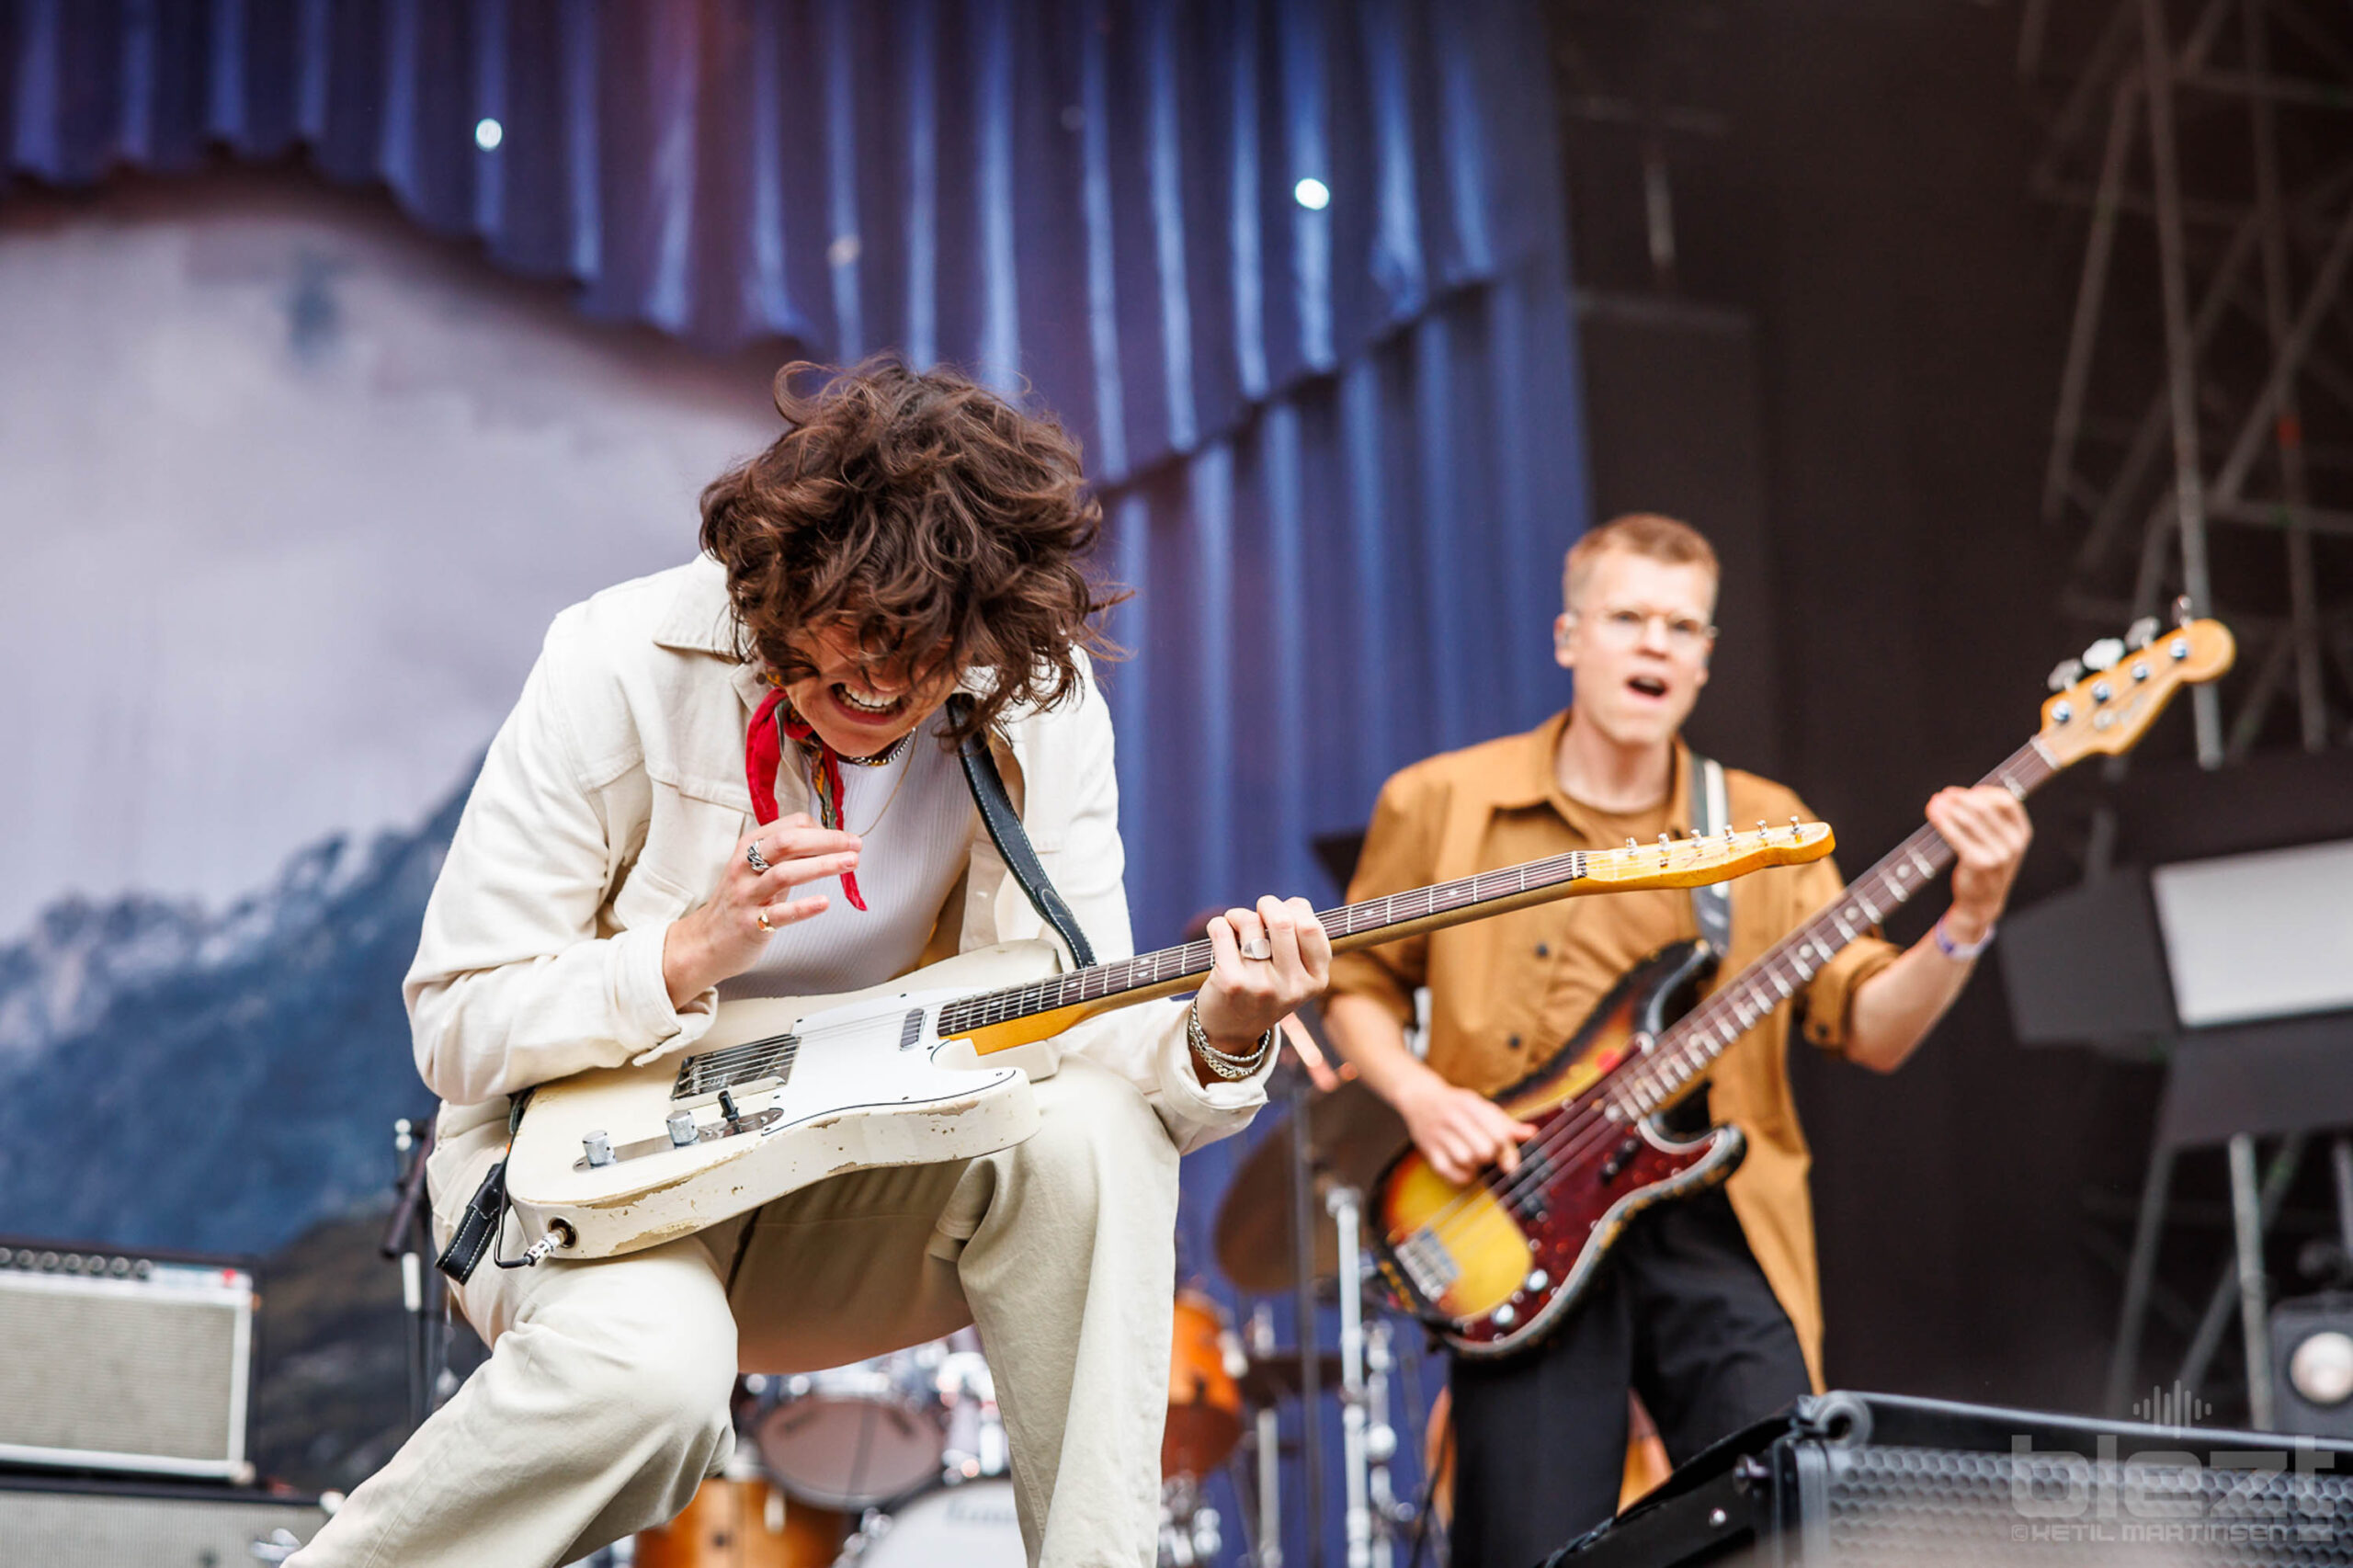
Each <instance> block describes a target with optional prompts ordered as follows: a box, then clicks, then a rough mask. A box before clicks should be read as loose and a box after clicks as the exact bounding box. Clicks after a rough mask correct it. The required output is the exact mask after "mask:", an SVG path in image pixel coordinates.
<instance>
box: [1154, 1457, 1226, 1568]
mask: <svg viewBox="0 0 2353 1568" xmlns="http://www.w3.org/2000/svg"><path fill="white" fill-rule="evenodd" d="M1224 1528H1225V1521H1224V1518H1223V1517H1222V1516H1221V1515H1220V1514H1219V1513H1218V1511H1217V1510H1216V1509H1215V1508H1213V1507H1211V1506H1210V1505H1209V1503H1208V1501H1207V1500H1206V1499H1205V1498H1204V1497H1203V1496H1202V1495H1201V1485H1200V1481H1199V1478H1198V1477H1195V1476H1192V1475H1189V1474H1177V1475H1172V1476H1170V1477H1169V1478H1168V1479H1167V1480H1165V1481H1164V1482H1162V1483H1160V1568H1201V1565H1204V1564H1208V1563H1213V1562H1216V1561H1217V1560H1218V1556H1219V1554H1220V1553H1221V1552H1222V1551H1224V1550H1225V1539H1224Z"/></svg>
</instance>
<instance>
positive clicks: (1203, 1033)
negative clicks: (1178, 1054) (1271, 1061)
mask: <svg viewBox="0 0 2353 1568" xmlns="http://www.w3.org/2000/svg"><path fill="white" fill-rule="evenodd" d="M1185 1039H1186V1040H1187V1041H1188V1043H1189V1044H1190V1045H1191V1046H1192V1048H1193V1049H1194V1050H1195V1051H1199V1053H1200V1057H1201V1060H1202V1061H1203V1062H1208V1063H1209V1068H1210V1071H1211V1072H1212V1073H1214V1074H1217V1075H1218V1076H1219V1077H1221V1078H1223V1079H1225V1080H1226V1081H1228V1082H1229V1083H1231V1082H1233V1080H1235V1079H1238V1078H1247V1077H1248V1076H1250V1074H1253V1073H1256V1071H1257V1070H1258V1069H1259V1068H1261V1067H1264V1066H1265V1065H1266V1064H1267V1052H1268V1051H1272V1050H1274V1049H1275V1031H1274V1030H1273V1029H1268V1030H1267V1032H1266V1033H1265V1034H1262V1035H1260V1036H1259V1037H1258V1049H1257V1050H1256V1051H1252V1052H1251V1053H1250V1054H1249V1055H1247V1056H1235V1055H1233V1053H1231V1052H1230V1051H1220V1050H1219V1049H1218V1048H1217V1047H1216V1046H1213V1045H1211V1043H1210V1032H1209V1030H1207V1029H1205V1028H1201V1007H1200V1004H1199V1003H1198V1002H1196V1003H1195V1004H1193V1006H1190V1007H1188V1008H1187V1009H1186V1010H1185Z"/></svg>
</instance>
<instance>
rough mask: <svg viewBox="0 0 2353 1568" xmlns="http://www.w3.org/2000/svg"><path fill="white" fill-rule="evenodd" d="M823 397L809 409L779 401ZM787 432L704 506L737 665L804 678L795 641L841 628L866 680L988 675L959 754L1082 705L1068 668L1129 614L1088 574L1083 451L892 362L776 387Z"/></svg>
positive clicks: (812, 369) (822, 372)
mask: <svg viewBox="0 0 2353 1568" xmlns="http://www.w3.org/2000/svg"><path fill="white" fill-rule="evenodd" d="M803 376H809V377H820V376H821V377H824V378H825V379H824V382H823V384H822V385H820V386H819V387H818V388H817V390H816V391H814V392H811V393H809V394H806V395H803V394H801V393H800V392H796V391H795V390H794V389H793V385H792V383H793V382H794V381H796V380H798V379H801V377H803ZM775 390H776V403H777V409H778V411H779V413H781V414H782V415H784V418H785V425H786V429H785V432H784V434H783V435H781V436H779V437H777V438H776V440H775V442H774V443H773V444H771V445H770V446H769V447H768V449H767V450H766V451H764V452H761V453H760V454H758V455H757V456H756V457H754V458H752V459H750V460H748V461H745V462H744V463H742V464H740V465H738V466H737V467H736V468H734V469H733V470H731V471H729V472H727V473H725V474H723V475H722V476H721V477H720V478H719V479H717V480H715V481H713V482H712V483H711V484H710V486H708V487H707V488H706V489H705V490H704V491H703V493H702V547H703V549H704V550H705V551H709V552H710V554H711V555H713V556H715V557H717V558H718V560H719V562H720V564H721V565H722V566H724V567H725V568H726V569H727V590H728V597H730V598H731V599H732V600H733V603H734V606H735V612H736V615H737V617H738V618H739V620H740V623H741V624H740V646H741V651H742V653H744V654H745V656H747V657H752V658H756V659H757V660H759V661H760V662H761V663H762V664H764V665H767V668H768V670H769V671H770V672H771V673H772V674H773V675H775V676H777V677H778V678H779V679H781V680H785V681H793V680H799V679H802V678H805V677H806V676H808V675H809V674H810V673H812V666H811V665H810V663H809V660H808V658H807V655H806V654H805V653H803V652H802V651H801V643H802V640H803V639H804V638H805V637H806V636H807V635H808V633H809V632H810V631H813V630H814V629H816V628H819V627H822V626H824V625H825V624H827V623H829V622H833V623H840V622H847V624H848V625H849V626H850V627H851V628H852V629H853V630H854V631H855V632H856V634H857V637H858V646H859V648H860V650H861V651H862V655H863V658H864V659H865V660H868V661H872V662H874V663H877V664H881V663H886V662H888V661H889V660H890V659H891V658H892V657H893V656H894V655H899V656H904V655H906V654H913V655H915V657H918V658H923V659H926V660H927V661H929V663H928V667H927V668H926V669H924V670H920V671H917V672H915V675H916V676H917V677H918V678H921V677H925V676H929V675H930V674H932V673H933V672H934V671H937V670H938V669H939V668H941V667H942V666H949V667H953V668H956V669H960V670H961V669H969V668H975V667H985V668H989V669H993V670H994V671H995V676H996V678H995V682H994V683H993V684H992V685H991V687H989V689H988V690H987V691H986V692H984V693H983V694H980V696H979V698H978V702H977V706H976V707H975V709H974V710H973V711H972V713H971V714H970V715H969V716H967V717H966V718H965V719H964V720H963V721H962V722H960V723H958V724H957V725H956V726H955V738H957V739H959V740H961V739H963V738H965V737H966V736H968V735H970V734H973V733H979V732H980V731H981V730H982V729H983V727H985V726H987V725H989V724H991V723H992V722H995V720H996V719H997V718H998V716H999V715H1000V714H1001V713H1002V712H1004V710H1006V708H1007V707H1009V706H1013V705H1016V704H1018V705H1022V706H1032V707H1038V708H1049V707H1052V706H1053V705H1055V704H1056V703H1058V702H1061V701H1062V700H1063V699H1067V698H1069V697H1070V696H1072V695H1073V694H1074V692H1076V691H1077V690H1078V687H1079V683H1080V679H1081V676H1080V667H1081V664H1080V659H1081V654H1080V651H1081V650H1084V651H1085V652H1086V653H1094V654H1096V655H1097V656H1098V657H1101V656H1105V655H1108V654H1116V653H1117V652H1118V650H1117V649H1116V648H1114V647H1113V646H1112V645H1111V644H1110V642H1108V641H1107V640H1106V639H1105V638H1104V636H1103V634H1102V631H1101V629H1100V627H1099V625H1098V623H1097V618H1098V617H1099V616H1100V615H1101V613H1102V612H1103V611H1104V610H1105V609H1106V608H1109V607H1110V606H1111V605H1112V604H1114V603H1116V602H1118V600H1119V599H1120V598H1121V597H1125V596H1124V595H1122V594H1120V592H1118V591H1117V590H1116V589H1111V588H1108V587H1107V586H1106V585H1103V584H1102V583H1101V582H1099V580H1098V579H1097V577H1096V576H1095V575H1094V574H1093V573H1092V571H1091V570H1090V569H1089V566H1090V562H1089V560H1088V557H1089V555H1090V553H1091V552H1092V551H1093V548H1094V546H1095V542H1096V540H1097V535H1098V534H1099V533H1100V532H1101V530H1102V523H1103V511H1102V507H1101V506H1100V505H1099V504H1098V503H1097V500H1096V498H1095V496H1094V494H1093V493H1092V492H1091V491H1090V490H1089V488H1088V486H1087V483H1086V475H1085V473H1084V472H1082V470H1081V468H1080V463H1079V452H1078V443H1077V441H1076V440H1075V439H1074V438H1073V437H1071V436H1070V435H1069V434H1068V433H1067V432H1066V431H1064V430H1063V427H1062V426H1061V425H1059V424H1058V423H1056V422H1055V420H1054V419H1053V418H1052V417H1051V415H1044V414H1041V413H1033V412H1030V411H1028V410H1025V409H1022V408H1019V407H1017V406H1016V405H1015V404H1014V403H1011V402H1009V401H1007V400H1006V399H1005V398H1002V397H1000V396H998V395H997V394H996V393H995V392H991V391H989V390H988V389H987V388H985V387H983V386H981V385H979V384H978V383H977V382H975V381H972V379H971V378H970V377H967V376H965V375H962V374H961V373H959V372H957V371H955V370H951V369H932V370H920V371H919V370H916V369H912V368H910V367H909V366H907V365H906V364H904V362H902V361H900V360H898V359H896V358H887V357H886V358H876V359H870V360H868V361H867V362H866V363H864V364H862V365H858V366H856V367H853V368H851V369H846V370H834V369H826V368H824V367H822V366H816V365H809V364H802V363H795V364H790V365H787V366H786V367H785V368H784V369H782V370H780V371H779V372H778V373H777V377H776V388H775Z"/></svg>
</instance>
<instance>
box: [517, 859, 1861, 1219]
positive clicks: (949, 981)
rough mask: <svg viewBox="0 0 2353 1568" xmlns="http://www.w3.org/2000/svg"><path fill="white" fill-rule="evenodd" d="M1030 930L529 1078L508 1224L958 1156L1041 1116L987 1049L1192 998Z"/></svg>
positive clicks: (1683, 883) (659, 1205)
mask: <svg viewBox="0 0 2353 1568" xmlns="http://www.w3.org/2000/svg"><path fill="white" fill-rule="evenodd" d="M1832 845H1833V840H1832V836H1831V833H1830V829H1829V828H1828V827H1827V826H1825V825H1824V824H1821V823H1798V822H1795V821H1792V822H1791V823H1790V824H1789V825H1788V826H1786V827H1778V828H1773V829H1770V830H1760V831H1758V832H1754V833H1743V834H1729V833H1728V834H1724V835H1719V836H1715V837H1711V838H1705V839H1700V838H1684V839H1677V840H1674V841H1672V842H1668V841H1665V840H1664V839H1662V841H1661V842H1660V843H1658V844H1653V845H1644V846H1629V847H1627V848H1623V849H1597V850H1589V851H1588V850H1579V851H1575V852H1574V853H1571V854H1567V855H1561V856H1555V857H1553V858H1550V859H1545V860H1535V861H1530V862H1529V864H1527V865H1525V866H1514V867H1509V868H1506V869H1503V870H1499V871H1486V872H1482V873H1481V874H1480V875H1478V876H1475V877H1466V878H1463V879H1461V880H1460V881H1450V882H1440V883H1438V885H1436V886H1434V887H1427V888H1420V889H1417V890H1415V891H1414V892H1404V893H1397V894H1394V895H1392V896H1391V897H1388V898H1380V899H1372V900H1369V901H1367V902H1365V903H1352V904H1349V905H1347V906H1346V907H1344V908H1340V909H1335V910H1331V911H1328V912H1325V913H1324V914H1322V915H1320V916H1319V918H1320V919H1321V920H1322V921H1323V923H1324V930H1325V931H1326V932H1327V933H1328V934H1329V935H1330V937H1331V938H1332V947H1333V949H1334V950H1335V951H1345V950H1347V949H1350V948H1361V947H1366V946H1369V945H1370V944H1372V943H1376V942H1386V941H1393V940H1395V939H1397V938H1398V937H1409V936H1412V935H1414V934H1415V932H1419V931H1428V930H1433V929H1435V928H1437V927H1438V926H1452V925H1455V924H1458V923H1460V922H1461V921H1465V920H1476V919H1482V918H1483V917H1485V916H1487V915H1501V914H1503V913H1505V912H1506V911H1507V910H1513V909H1520V908H1525V907H1526V906H1528V905H1529V904H1532V903H1543V902H1545V901H1547V900H1550V899H1555V898H1566V897H1569V896H1571V895H1573V894H1577V893H1590V892H1633V891H1637V890H1640V889H1644V888H1684V887H1697V886H1699V885H1700V884H1702V883H1706V882H1720V881H1728V880H1730V879H1731V878H1733V877H1738V876H1742V875H1745V873H1747V872H1749V871H1752V870H1756V869H1760V868H1763V867H1766V866H1785V865H1793V864H1796V863H1798V862H1801V861H1806V860H1818V859H1820V858H1822V857H1824V855H1827V854H1829V853H1830V851H1831V848H1832ZM1057 953H1058V950H1057V949H1055V948H1053V947H1052V946H1051V945H1050V944H1048V943H1045V942H1040V941H1032V942H1008V943H1005V944H1002V945H1000V946H997V947H994V948H985V949H978V950H975V951H973V952H969V953H964V954H961V955H960V956H958V957H956V958H952V959H949V960H947V961H946V962H944V963H938V964H933V965H931V966H929V967H928V968H926V969H920V970H917V971H914V972H913V973H911V974H907V975H904V976H903V977H901V978H900V979H898V980H895V981H892V982H891V983H888V984H885V985H878V986H875V987H873V988H871V989H870V990H866V991H858V992H853V993H850V994H846V995H840V996H824V997H814V998H761V999H758V1000H745V1001H738V1002H733V1003H730V1004H728V1005H727V1006H725V1007H723V1008H722V1009H721V1011H720V1015H719V1017H718V1019H717V1020H716V1021H715V1022H714V1023H713V1024H712V1026H711V1028H710V1033H709V1034H707V1035H706V1036H704V1038H703V1039H702V1040H701V1041H700V1042H699V1050H698V1051H696V1052H695V1053H694V1054H693V1055H691V1056H688V1057H686V1058H684V1059H682V1060H664V1061H658V1062H650V1063H648V1064H646V1065H644V1066H642V1067H615V1068H601V1069H597V1070H595V1071H591V1072H586V1073H580V1074H574V1075H573V1076H572V1077H569V1078H563V1079H560V1080H558V1081H557V1082H554V1083H551V1084H546V1085H541V1086H540V1089H539V1090H538V1092H537V1093H536V1094H534V1095H533V1096H532V1097H531V1101H530V1105H529V1108H528V1110H527V1111H526V1112H525V1114H524V1116H523V1119H522V1124H521V1126H520V1128H519V1129H518V1130H517V1132H516V1135H515V1140H514V1145H513V1147H512V1149H511V1150H510V1151H509V1152H508V1155H507V1162H506V1193H507V1198H508V1199H509V1201H510V1202H512V1204H513V1205H514V1209H515V1212H516V1214H517V1217H518V1218H519V1219H520V1221H521V1222H522V1227H523V1231H524V1233H525V1234H526V1236H527V1237H529V1239H531V1240H533V1241H535V1242H537V1241H541V1240H542V1239H544V1240H545V1242H547V1243H549V1244H551V1245H552V1248H553V1250H554V1251H555V1252H556V1253H557V1254H559V1255H560V1256H569V1257H611V1256H617V1255H619V1254H622V1253H629V1252H635V1251H637V1250H638V1249H640V1248H642V1247H649V1246H653V1245H655V1244H658V1243H661V1242H665V1241H668V1240H671V1239H672V1238H674V1237H677V1236H682V1235H688V1234H691V1233H694V1232H697V1231H699V1230H702V1229H704V1228H705V1227H706V1226H710V1225H715V1224H717V1223H719V1222H720V1221H722V1220H726V1219H730V1218H732V1217H733V1216H735V1215H737V1214H741V1213H743V1212H744V1211H745V1210H750V1209H756V1208H758V1207H759V1206H760V1205H761V1204H763V1203H766V1202H767V1201H769V1200H770V1199H776V1198H781V1197H782V1196H784V1195H785V1194H786V1193H788V1192H791V1191H794V1190H796V1189H797V1188H800V1187H807V1186H809V1185H810V1184H811V1183H813V1182H817V1181H822V1180H824V1178H825V1177H827V1176H839V1175H842V1174H845V1173H847V1172H849V1171H857V1170H867V1169H870V1168H872V1167H875V1166H881V1165H926V1164H930V1163H932V1162H935V1161H946V1160H969V1159H974V1158H977V1157H979V1156H980V1155H983V1154H989V1153H995V1152H996V1151H997V1150H999V1149H1007V1148H1011V1147H1012V1146H1013V1145H1014V1144H1016V1143H1018V1142H1021V1141H1022V1140H1023V1139H1024V1138H1027V1137H1028V1136H1029V1134H1030V1132H1031V1131H1034V1130H1035V1129H1036V1127H1037V1124H1038V1111H1037V1107H1036V1106H1035V1104H1034V1103H1033V1102H1032V1100H1031V1096H1030V1093H1029V1075H1028V1074H1026V1073H1025V1072H1023V1071H1022V1070H1021V1069H1020V1068H1018V1067H1013V1066H1006V1065H1003V1064H996V1065H992V1064H990V1063H988V1062H986V1060H985V1058H987V1057H988V1056H990V1055H992V1054H994V1053H995V1052H997V1051H1009V1050H1011V1049H1013V1048H1014V1047H1017V1046H1021V1045H1027V1044H1029V1043H1031V1042H1033V1041H1037V1040H1047V1039H1050V1038H1051V1037H1052V1036H1054V1035H1058V1034H1060V1033H1062V1032H1063V1030H1064V1029H1067V1028H1070V1027H1071V1026H1072V1025H1074V1024H1075V1023H1077V1022H1079V1021H1080V1020H1081V1019H1083V1018H1087V1017H1093V1016H1094V1015H1096V1014H1097V1013H1103V1012H1108V1011H1109V1010H1110V1009H1112V1008H1114V1007H1125V1006H1131V1005H1133V1004H1135V1003H1138V1002H1147V1001H1151V1000H1153V999H1154V998H1155V997H1161V996H1170V995H1174V994H1177V993H1178V992H1183V991H1190V990H1195V989H1197V988H1198V987H1199V983H1200V981H1201V978H1202V977H1203V976H1204V975H1206V974H1208V972H1209V971H1210V958H1211V955H1210V945H1209V943H1207V942H1206V941H1202V942H1194V943H1190V944H1188V945H1187V946H1185V947H1181V948H1165V949H1162V950H1160V951H1158V952H1154V953H1144V954H1142V955H1141V956H1139V957H1136V958H1132V959H1122V960H1118V961H1117V962H1112V963H1100V964H1096V965H1094V966H1092V967H1090V968H1086V969H1081V970H1076V971H1072V972H1070V973H1067V974H1065V973H1058V972H1056V971H1057V970H1058V968H1059V960H1058V956H1057Z"/></svg>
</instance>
